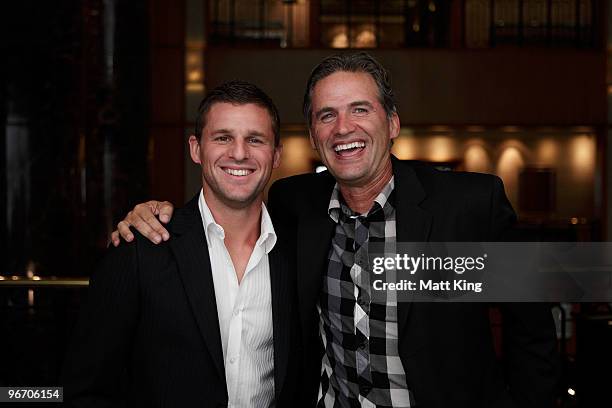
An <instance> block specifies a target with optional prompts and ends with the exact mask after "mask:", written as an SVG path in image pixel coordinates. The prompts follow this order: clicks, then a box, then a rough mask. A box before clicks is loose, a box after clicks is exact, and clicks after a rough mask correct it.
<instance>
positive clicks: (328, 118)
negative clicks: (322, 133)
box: [319, 113, 334, 123]
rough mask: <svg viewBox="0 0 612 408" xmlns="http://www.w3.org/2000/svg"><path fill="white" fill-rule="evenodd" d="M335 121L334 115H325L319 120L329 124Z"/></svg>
mask: <svg viewBox="0 0 612 408" xmlns="http://www.w3.org/2000/svg"><path fill="white" fill-rule="evenodd" d="M333 119H334V115H333V114H332V113H325V114H323V115H321V117H320V118H319V120H320V121H321V122H323V123H329V122H331V121H332V120H333Z"/></svg>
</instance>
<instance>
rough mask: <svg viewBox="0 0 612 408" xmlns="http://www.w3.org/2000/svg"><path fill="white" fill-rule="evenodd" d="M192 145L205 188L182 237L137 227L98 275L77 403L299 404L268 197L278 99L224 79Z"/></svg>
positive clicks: (70, 365)
mask: <svg viewBox="0 0 612 408" xmlns="http://www.w3.org/2000/svg"><path fill="white" fill-rule="evenodd" d="M189 150H190V153H191V158H192V160H193V161H194V162H195V163H197V164H199V165H200V166H201V168H202V190H201V192H200V193H199V194H198V195H197V196H196V197H194V198H193V199H192V200H191V201H190V202H189V203H188V204H187V205H186V206H185V207H184V208H182V209H179V210H177V211H176V213H175V215H174V218H173V220H172V222H171V223H170V224H168V231H169V232H170V239H169V240H167V241H166V242H165V243H163V244H162V245H159V246H156V245H152V244H151V243H150V242H149V241H148V240H146V239H144V238H143V237H142V236H141V235H139V234H135V240H134V242H132V243H130V244H125V245H121V246H119V247H118V248H116V249H114V250H112V251H110V253H109V254H108V255H107V256H106V258H105V259H104V261H103V262H102V264H101V266H100V268H99V270H98V271H97V272H96V273H94V275H93V276H92V278H91V285H90V298H89V303H88V305H87V306H86V308H85V309H84V311H83V315H82V319H81V321H80V322H79V324H78V326H77V329H76V332H75V338H74V342H73V344H72V347H71V348H70V349H69V356H68V360H67V363H66V368H65V391H66V400H67V401H68V402H69V403H71V404H72V405H74V406H111V405H112V406H115V405H116V404H125V405H126V406H173V407H174V406H176V407H179V406H180V407H187V406H199V407H217V406H233V407H251V406H257V407H270V406H275V405H276V406H290V405H292V404H293V398H294V395H295V389H296V386H297V385H298V384H297V378H296V377H297V375H298V370H297V364H296V362H297V361H296V354H297V353H296V350H295V349H294V346H295V345H296V344H297V343H298V340H299V339H298V338H297V330H298V327H297V324H298V322H297V320H296V319H295V318H294V316H293V314H294V313H295V310H294V299H295V294H294V291H295V282H294V281H293V280H294V273H293V264H294V261H291V260H290V259H288V256H289V254H290V251H287V250H286V249H284V248H283V243H282V242H281V241H280V240H278V239H277V236H276V233H275V230H274V227H273V225H272V222H271V220H270V217H269V215H268V212H267V210H266V207H265V205H264V204H263V196H262V194H263V189H264V187H265V185H266V183H267V182H268V180H269V179H270V174H271V172H272V169H274V168H276V167H278V165H279V163H280V153H281V146H280V145H279V117H278V112H277V109H276V107H275V106H274V104H273V103H272V101H271V100H270V98H269V97H268V96H267V95H266V94H265V93H263V92H262V91H261V90H260V89H258V88H257V87H255V86H254V85H252V84H249V83H246V82H240V81H234V82H228V83H225V84H223V85H221V86H219V87H217V88H215V89H213V90H212V91H211V92H210V93H209V94H208V95H207V96H206V98H205V99H204V100H203V101H202V103H201V105H200V108H199V115H198V119H197V122H196V130H195V133H194V135H192V136H191V137H190V138H189Z"/></svg>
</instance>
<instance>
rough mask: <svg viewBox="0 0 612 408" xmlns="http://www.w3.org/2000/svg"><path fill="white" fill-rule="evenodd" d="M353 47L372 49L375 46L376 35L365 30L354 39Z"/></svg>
mask: <svg viewBox="0 0 612 408" xmlns="http://www.w3.org/2000/svg"><path fill="white" fill-rule="evenodd" d="M355 46H356V47H357V48H372V47H375V46H376V35H374V32H372V31H371V30H369V29H365V30H363V31H362V32H360V33H359V34H357V38H355Z"/></svg>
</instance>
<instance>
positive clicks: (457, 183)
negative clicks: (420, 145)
mask: <svg viewBox="0 0 612 408" xmlns="http://www.w3.org/2000/svg"><path fill="white" fill-rule="evenodd" d="M413 168H414V171H415V173H416V175H417V177H418V179H419V181H420V182H421V185H422V186H423V189H424V190H425V192H426V194H427V196H428V197H441V198H447V197H449V196H452V197H453V198H454V199H455V200H457V199H458V198H461V197H465V198H470V199H471V200H474V199H475V198H477V197H483V198H485V197H490V196H491V194H492V193H493V192H494V190H496V189H501V190H502V191H503V182H502V181H501V179H500V178H499V177H497V176H495V175H492V174H483V173H472V172H465V171H442V170H438V169H436V168H435V167H433V166H429V165H424V164H421V165H415V166H414V167H413Z"/></svg>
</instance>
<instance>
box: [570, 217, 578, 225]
mask: <svg viewBox="0 0 612 408" xmlns="http://www.w3.org/2000/svg"><path fill="white" fill-rule="evenodd" d="M570 222H571V223H572V225H576V224H578V218H576V217H572V218H571V219H570Z"/></svg>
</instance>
